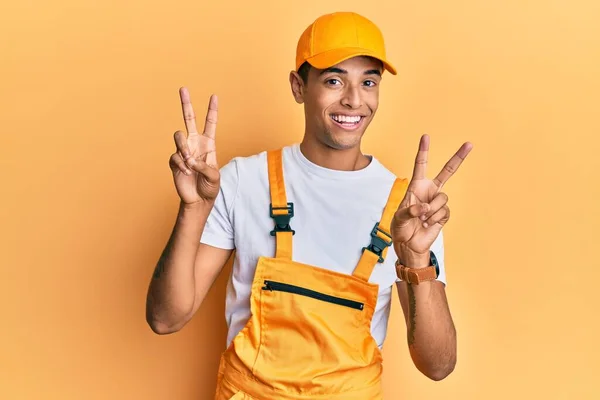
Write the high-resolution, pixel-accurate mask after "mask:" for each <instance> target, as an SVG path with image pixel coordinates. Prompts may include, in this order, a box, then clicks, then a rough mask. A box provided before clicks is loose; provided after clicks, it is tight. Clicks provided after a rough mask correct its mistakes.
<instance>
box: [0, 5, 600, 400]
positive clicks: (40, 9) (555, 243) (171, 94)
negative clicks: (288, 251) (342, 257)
mask: <svg viewBox="0 0 600 400" xmlns="http://www.w3.org/2000/svg"><path fill="white" fill-rule="evenodd" d="M336 10H352V11H356V12H359V13H362V14H363V15H365V16H367V17H368V18H371V19H372V20H374V21H375V22H376V23H377V24H378V25H379V26H380V27H381V29H382V31H383V32H384V35H385V37H386V41H387V48H388V53H389V57H390V59H391V60H392V61H393V62H394V63H395V64H396V66H397V67H398V69H399V75H398V76H396V77H392V76H391V75H389V74H386V75H385V76H384V80H383V85H382V87H381V106H380V109H379V112H378V115H377V117H376V118H375V121H374V123H373V124H372V125H371V127H370V128H369V130H368V131H367V135H366V137H365V139H364V142H363V143H364V146H363V149H364V151H365V152H367V153H371V154H375V155H376V156H378V157H379V158H380V159H381V160H382V161H383V163H384V164H385V165H387V166H388V167H389V168H390V169H392V170H393V171H395V172H396V173H397V174H398V175H401V176H410V173H411V171H412V163H413V159H414V155H415V151H416V149H417V144H418V138H419V136H420V135H421V134H423V133H429V134H430V135H431V152H430V164H429V170H428V172H429V174H430V176H433V174H436V173H437V172H438V170H439V169H440V168H442V166H443V164H444V162H445V161H446V160H447V159H448V158H449V157H450V156H451V155H452V154H453V153H454V151H455V150H456V149H458V147H459V146H460V144H461V143H463V142H464V141H466V140H470V141H472V142H473V144H474V150H473V151H472V153H471V154H470V155H469V157H468V159H467V160H466V161H465V163H463V165H462V167H461V168H460V170H459V172H458V173H457V174H456V176H455V177H454V178H452V180H451V181H450V182H449V183H448V185H447V186H446V192H447V193H448V194H449V197H450V203H449V205H450V207H451V210H452V218H451V220H450V223H449V225H448V226H447V228H445V238H446V265H447V274H448V282H449V286H448V288H447V289H448V296H449V301H450V305H451V309H452V312H453V316H454V319H455V322H456V326H457V330H458V341H459V350H458V364H457V367H456V370H455V372H454V373H453V374H452V375H451V376H450V377H449V378H447V379H446V380H444V381H442V382H437V383H436V382H432V381H429V380H427V379H426V378H425V377H423V376H422V375H421V374H420V373H419V372H418V371H417V370H416V369H415V368H414V367H413V365H412V362H411V360H410V357H409V355H408V351H407V348H406V340H405V328H404V321H403V319H402V316H401V309H400V306H399V303H398V302H397V299H396V298H394V307H393V312H392V316H391V321H390V326H389V332H388V339H387V342H386V347H385V356H386V361H385V375H384V379H385V392H386V394H387V398H388V399H442V398H443V399H507V398H511V399H515V398H518V399H527V398H544V399H597V398H600V389H599V385H600V384H599V382H598V372H599V371H600V367H599V366H598V365H599V364H598V358H599V357H600V351H599V345H598V338H599V336H600V324H599V322H598V315H599V314H600V313H599V311H598V307H599V306H600V302H599V297H598V292H599V290H598V284H599V282H600V273H599V269H600V263H599V262H598V252H597V251H598V245H597V241H598V238H599V236H598V229H599V226H600V218H599V217H600V213H599V211H598V204H599V202H598V196H599V195H600V190H599V189H600V184H599V179H598V170H599V169H600V161H599V158H600V157H599V155H598V154H597V153H598V150H599V147H600V146H599V144H600V141H599V139H598V135H599V133H600V129H599V128H600V118H598V110H599V104H600V95H599V93H600V73H599V71H600V24H598V21H599V20H600V2H597V1H595V0H588V1H567V0H562V1H558V0H555V1H541V0H537V1H534V0H531V1H516V0H510V1H494V2H491V1H475V0H459V1H452V2H451V1H420V2H416V1H369V2H365V1H356V0H346V1H337V0H336V1H326V2H321V1H316V0H307V1H299V2H290V1H275V0H272V1H265V0H262V1H252V2H245V1H212V2H208V1H198V0H196V1H169V2H162V1H160V2H159V1H148V0H146V1H125V2H116V1H90V0H87V1H81V0H80V1H75V0H60V1H54V2H41V1H12V2H8V1H7V2H3V4H2V6H1V9H0V118H1V120H0V122H1V126H0V132H1V138H2V139H1V140H2V142H1V143H0V151H1V161H2V165H1V167H2V168H0V171H1V172H0V173H1V182H2V186H1V187H2V204H1V207H0V218H1V224H2V238H1V239H2V240H1V246H2V250H1V254H2V262H1V264H0V265H1V268H2V270H1V272H2V276H1V277H0V305H1V310H2V313H1V315H2V319H1V324H2V328H1V330H0V332H1V333H0V399H6V400H13V399H19V400H20V399H36V400H37V399H61V400H64V399H78V400H79V399H89V400H93V399H148V400H149V399H181V400H186V399H189V400H192V399H210V398H211V396H212V394H213V390H214V385H215V374H216V368H217V363H218V356H219V354H220V352H221V351H222V350H223V348H224V345H225V333H226V332H225V320H224V315H223V311H224V298H223V296H224V290H225V284H226V279H227V275H228V273H229V271H230V266H228V267H227V268H226V270H225V271H224V273H223V274H222V275H221V276H220V278H219V279H218V282H217V283H216V285H215V287H214V288H213V290H211V292H210V294H209V295H208V298H207V300H206V302H205V304H204V305H203V306H202V308H201V309H200V310H199V312H198V313H197V315H196V316H195V318H194V319H193V320H192V322H191V323H190V324H189V325H188V326H186V327H185V329H184V330H183V331H181V332H179V333H177V334H174V335H171V336H162V337H161V336H157V335H154V334H153V333H152V332H151V331H150V329H149V328H148V326H147V325H146V323H145V320H144V302H145V295H146V288H147V284H148V281H149V278H150V275H151V271H152V269H153V267H154V264H155V262H156V260H157V258H158V256H159V254H160V252H161V251H162V249H163V246H164V244H165V242H166V240H167V238H168V235H169V233H170V231H171V228H172V226H173V223H174V218H175V215H176V212H177V203H178V199H177V196H176V193H175V190H174V187H173V184H172V178H171V173H170V170H169V168H168V158H169V155H170V154H171V152H172V151H173V149H174V143H173V139H172V135H173V133H174V132H175V130H177V129H183V127H184V126H183V123H182V118H181V111H180V104H179V98H178V88H179V87H180V86H187V87H189V89H190V91H191V94H192V99H193V101H194V104H195V106H196V109H197V111H198V114H200V115H201V116H203V115H204V110H205V107H206V104H207V101H208V97H209V95H210V94H211V93H213V92H214V93H217V94H218V95H219V98H220V113H219V126H218V144H217V145H218V157H219V161H220V163H221V165H223V164H224V163H226V162H227V161H228V160H230V159H231V158H232V157H234V156H238V155H250V154H253V153H256V152H259V151H262V150H264V149H267V148H275V147H277V146H282V145H285V144H289V143H291V142H295V141H299V140H300V139H301V137H302V133H303V111H302V107H301V106H298V105H296V104H295V103H294V101H293V98H292V96H291V93H290V89H289V84H288V73H289V70H290V69H291V68H293V63H294V51H295V45H296V40H297V38H298V36H299V35H300V33H301V32H302V30H303V29H304V28H305V27H306V26H307V25H308V24H309V23H310V22H311V21H312V20H313V19H314V18H315V17H316V16H318V15H319V14H322V13H326V12H331V11H336ZM594 250H595V251H594Z"/></svg>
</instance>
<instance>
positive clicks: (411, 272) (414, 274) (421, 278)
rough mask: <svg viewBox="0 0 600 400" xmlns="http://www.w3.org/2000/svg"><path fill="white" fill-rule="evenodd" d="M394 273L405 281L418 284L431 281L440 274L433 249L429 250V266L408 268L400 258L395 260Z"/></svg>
mask: <svg viewBox="0 0 600 400" xmlns="http://www.w3.org/2000/svg"><path fill="white" fill-rule="evenodd" d="M396 274H397V275H398V278H400V280H402V281H406V282H407V283H410V284H413V285H418V284H419V283H421V282H425V281H432V280H434V279H436V278H437V277H438V275H439V274H440V266H439V264H438V260H437V257H436V256H435V254H434V253H433V251H431V250H430V251H429V266H428V267H424V268H410V267H406V266H404V265H402V262H401V261H400V259H398V260H396Z"/></svg>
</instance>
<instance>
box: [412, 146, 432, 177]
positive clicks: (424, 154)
mask: <svg viewBox="0 0 600 400" xmlns="http://www.w3.org/2000/svg"><path fill="white" fill-rule="evenodd" d="M428 153H429V135H423V136H421V140H420V141H419V151H418V152H417V156H416V157H415V167H414V169H413V175H412V180H418V179H425V172H426V171H427V158H428Z"/></svg>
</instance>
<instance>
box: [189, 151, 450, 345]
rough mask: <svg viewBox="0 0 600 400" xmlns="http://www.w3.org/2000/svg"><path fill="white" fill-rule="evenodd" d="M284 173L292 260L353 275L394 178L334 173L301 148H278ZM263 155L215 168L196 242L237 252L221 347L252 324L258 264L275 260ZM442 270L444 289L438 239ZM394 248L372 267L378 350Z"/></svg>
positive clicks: (378, 168)
mask: <svg viewBox="0 0 600 400" xmlns="http://www.w3.org/2000/svg"><path fill="white" fill-rule="evenodd" d="M282 157H283V170H284V172H283V173H284V180H285V188H286V196H287V201H288V202H293V203H294V217H293V218H292V219H291V221H290V225H291V227H292V229H294V230H295V231H296V233H295V235H294V236H293V239H292V240H293V242H292V259H293V261H297V262H300V263H304V264H310V265H314V266H317V267H321V268H326V269H330V270H333V271H337V272H342V273H347V274H352V272H353V270H354V268H355V267H356V265H357V263H358V260H359V258H360V256H361V250H362V248H363V247H365V246H368V245H369V243H370V239H371V236H370V234H371V230H372V229H373V226H374V225H375V223H376V222H378V221H379V220H380V219H381V215H382V212H383V208H384V206H385V204H386V202H387V199H388V196H389V193H390V190H391V188H392V184H393V183H394V180H395V179H396V176H395V175H394V174H393V173H392V172H390V171H389V170H388V169H386V168H385V167H384V166H383V165H382V164H381V163H380V162H379V161H378V160H377V159H376V158H375V157H372V156H371V162H370V163H369V165H368V166H367V167H365V168H363V169H361V170H358V171H337V170H331V169H327V168H323V167H321V166H318V165H316V164H314V163H312V162H311V161H309V160H308V159H307V158H306V157H304V155H303V154H302V152H301V150H300V146H299V144H293V145H291V146H287V147H284V149H283V156H282ZM267 171H268V169H267V153H266V151H263V152H261V153H259V154H256V155H253V156H249V157H236V158H234V159H232V160H231V161H230V162H229V163H227V164H226V165H225V166H223V167H222V168H221V190H220V193H219V195H218V196H217V199H216V201H215V205H214V208H213V210H212V211H211V214H210V215H209V217H208V220H207V223H206V226H205V228H204V232H203V234H202V238H201V242H202V243H206V244H208V245H211V246H215V247H219V248H223V249H236V252H235V259H234V264H233V270H232V273H231V276H230V277H229V282H228V285H227V293H226V303H225V315H226V321H227V326H228V334H227V346H229V344H230V343H231V341H232V340H233V338H234V337H235V336H236V335H237V334H238V332H239V331H240V330H241V329H242V328H243V327H244V325H245V324H246V322H247V321H248V319H249V317H250V289H251V286H252V280H253V278H254V271H255V269H256V263H257V261H258V257H259V256H267V257H273V256H274V254H275V237H273V236H271V235H270V234H269V232H270V231H271V230H272V229H273V226H274V222H273V219H272V218H271V217H270V216H269V203H270V192H269V179H268V172H267ZM432 250H433V252H434V253H435V255H436V257H437V259H438V261H439V266H440V274H439V277H438V280H439V281H441V282H443V283H444V284H445V283H446V274H445V268H444V245H443V235H442V234H441V233H440V235H439V236H438V238H437V239H436V241H435V242H434V244H433V246H432ZM395 261H396V254H395V252H394V249H393V247H390V248H389V249H388V253H387V257H386V259H385V262H384V263H378V264H377V265H376V266H375V269H374V270H373V273H372V275H371V278H370V281H371V282H373V283H377V284H379V297H378V300H377V306H376V309H375V313H374V315H373V321H372V324H371V334H372V335H373V338H374V339H375V341H376V342H377V344H378V346H379V347H380V348H381V347H382V345H383V342H384V339H385V336H386V331H387V324H388V317H389V312H390V306H391V304H390V303H391V298H392V289H393V286H394V283H395V282H396V281H397V280H398V279H397V277H396V269H395V267H394V263H395Z"/></svg>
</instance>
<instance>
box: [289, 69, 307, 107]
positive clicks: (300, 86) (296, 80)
mask: <svg viewBox="0 0 600 400" xmlns="http://www.w3.org/2000/svg"><path fill="white" fill-rule="evenodd" d="M290 87H291V89H292V95H293V96H294V100H296V103H298V104H302V103H304V81H303V80H302V78H301V77H300V75H298V73H297V72H296V71H292V72H290Z"/></svg>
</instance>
